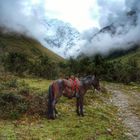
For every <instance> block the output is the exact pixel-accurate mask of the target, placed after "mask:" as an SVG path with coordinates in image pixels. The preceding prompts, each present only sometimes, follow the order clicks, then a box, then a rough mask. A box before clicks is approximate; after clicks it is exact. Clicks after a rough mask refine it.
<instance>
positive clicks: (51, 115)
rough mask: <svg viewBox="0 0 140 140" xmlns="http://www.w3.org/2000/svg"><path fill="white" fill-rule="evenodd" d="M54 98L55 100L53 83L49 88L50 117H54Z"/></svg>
mask: <svg viewBox="0 0 140 140" xmlns="http://www.w3.org/2000/svg"><path fill="white" fill-rule="evenodd" d="M53 100H54V91H53V84H51V85H50V86H49V90H48V118H52V117H53Z"/></svg>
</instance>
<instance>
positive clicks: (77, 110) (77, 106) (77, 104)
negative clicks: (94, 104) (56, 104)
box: [76, 97, 80, 116]
mask: <svg viewBox="0 0 140 140" xmlns="http://www.w3.org/2000/svg"><path fill="white" fill-rule="evenodd" d="M76 112H77V115H78V116H80V112H79V97H77V98H76Z"/></svg>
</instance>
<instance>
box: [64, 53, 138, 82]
mask: <svg viewBox="0 0 140 140" xmlns="http://www.w3.org/2000/svg"><path fill="white" fill-rule="evenodd" d="M62 67H63V70H64V71H65V73H67V74H68V75H69V74H71V73H73V74H75V75H78V76H79V77H80V76H83V75H84V74H86V75H89V74H96V75H98V76H99V77H100V79H102V80H106V81H111V82H114V81H115V82H122V83H130V82H140V66H139V64H138V61H137V60H136V59H128V60H127V61H125V62H124V61H121V60H112V61H110V60H108V59H107V58H103V57H102V56H100V55H96V56H95V57H93V58H92V57H84V58H81V59H72V58H71V59H70V60H69V61H68V63H67V64H66V65H62Z"/></svg>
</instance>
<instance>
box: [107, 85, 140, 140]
mask: <svg viewBox="0 0 140 140" xmlns="http://www.w3.org/2000/svg"><path fill="white" fill-rule="evenodd" d="M107 87H108V90H110V92H111V93H112V100H111V102H112V103H113V104H114V105H116V106H117V107H118V108H119V112H118V114H119V116H120V119H122V120H123V123H124V125H125V126H126V127H127V128H128V130H129V132H128V133H127V135H128V137H129V139H131V140H140V92H139V91H140V90H139V89H140V87H139V86H138V85H133V86H132V85H131V86H126V85H121V84H120V85H119V84H118V85H116V84H110V85H108V86H107Z"/></svg>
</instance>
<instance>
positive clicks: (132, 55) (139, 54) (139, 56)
mask: <svg viewBox="0 0 140 140" xmlns="http://www.w3.org/2000/svg"><path fill="white" fill-rule="evenodd" d="M130 59H133V60H134V59H135V60H136V61H137V63H138V64H139V66H140V48H138V49H136V50H135V51H132V52H129V53H127V54H125V55H123V56H120V57H118V58H115V60H121V61H122V62H124V63H125V62H127V61H128V60H130Z"/></svg>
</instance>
